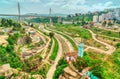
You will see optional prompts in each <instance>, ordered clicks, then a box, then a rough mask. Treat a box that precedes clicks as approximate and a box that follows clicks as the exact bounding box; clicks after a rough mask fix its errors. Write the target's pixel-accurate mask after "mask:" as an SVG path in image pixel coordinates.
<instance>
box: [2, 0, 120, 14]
mask: <svg viewBox="0 0 120 79" xmlns="http://www.w3.org/2000/svg"><path fill="white" fill-rule="evenodd" d="M18 2H20V5H21V13H22V14H26V13H39V14H47V13H48V12H49V8H52V10H53V13H62V14H74V13H86V12H88V11H90V12H94V11H101V10H104V9H108V8H119V7H120V5H119V3H120V0H0V7H2V8H0V13H1V14H5V13H6V14H16V13H18V12H17V3H18Z"/></svg>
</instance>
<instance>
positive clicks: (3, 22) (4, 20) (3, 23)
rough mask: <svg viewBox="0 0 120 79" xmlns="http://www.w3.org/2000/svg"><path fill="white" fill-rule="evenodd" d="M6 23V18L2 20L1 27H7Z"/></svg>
mask: <svg viewBox="0 0 120 79" xmlns="http://www.w3.org/2000/svg"><path fill="white" fill-rule="evenodd" d="M5 23H6V19H5V18H2V20H1V25H2V26H5Z"/></svg>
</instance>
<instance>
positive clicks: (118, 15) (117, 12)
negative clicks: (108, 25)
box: [114, 8, 120, 21]
mask: <svg viewBox="0 0 120 79" xmlns="http://www.w3.org/2000/svg"><path fill="white" fill-rule="evenodd" d="M114 15H115V18H116V19H117V20H119V21H120V8H117V9H115V10H114Z"/></svg>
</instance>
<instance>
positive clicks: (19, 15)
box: [18, 2, 21, 23]
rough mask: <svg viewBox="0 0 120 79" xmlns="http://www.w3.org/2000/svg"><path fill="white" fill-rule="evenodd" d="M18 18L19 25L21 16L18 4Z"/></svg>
mask: <svg viewBox="0 0 120 79" xmlns="http://www.w3.org/2000/svg"><path fill="white" fill-rule="evenodd" d="M18 17H19V23H20V22H21V14H20V3H19V2H18Z"/></svg>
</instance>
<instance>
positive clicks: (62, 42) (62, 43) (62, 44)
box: [44, 29, 74, 79]
mask: <svg viewBox="0 0 120 79" xmlns="http://www.w3.org/2000/svg"><path fill="white" fill-rule="evenodd" d="M44 31H47V32H50V31H48V30H45V29H44ZM55 38H56V39H57V41H58V45H59V49H58V54H57V57H56V59H55V61H54V63H53V65H52V66H51V67H50V69H49V71H48V73H47V75H46V79H52V77H53V75H54V72H55V70H56V66H57V64H58V61H59V60H60V58H61V57H62V56H64V53H66V52H71V51H73V50H74V49H73V47H72V45H71V43H70V42H69V41H68V40H67V39H65V38H64V37H63V36H62V35H60V34H56V33H55Z"/></svg>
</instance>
